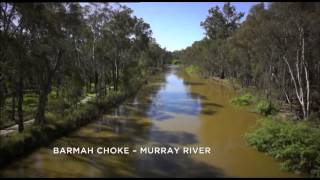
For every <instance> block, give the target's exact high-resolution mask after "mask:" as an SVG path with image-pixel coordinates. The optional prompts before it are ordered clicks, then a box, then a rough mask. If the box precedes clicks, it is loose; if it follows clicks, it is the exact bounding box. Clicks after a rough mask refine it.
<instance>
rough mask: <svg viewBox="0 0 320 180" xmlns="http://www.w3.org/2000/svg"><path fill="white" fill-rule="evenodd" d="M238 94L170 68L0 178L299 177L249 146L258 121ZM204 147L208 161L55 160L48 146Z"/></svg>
mask: <svg viewBox="0 0 320 180" xmlns="http://www.w3.org/2000/svg"><path fill="white" fill-rule="evenodd" d="M234 95H235V92H234V91H233V90H232V89H231V88H229V87H227V86H224V85H222V84H221V83H218V82H215V81H213V80H208V79H204V78H200V77H197V76H194V75H193V76H190V75H188V74H185V73H183V72H181V71H179V70H178V68H177V67H171V68H169V70H168V71H166V72H165V73H162V74H160V75H159V76H158V77H156V78H155V79H154V80H153V81H152V82H150V83H149V84H148V85H146V86H145V87H144V88H143V89H141V90H140V91H139V93H138V94H137V95H136V97H134V98H132V99H129V100H127V101H126V102H125V103H123V104H122V105H120V106H119V107H118V108H115V109H113V110H111V111H110V112H109V113H106V114H104V115H103V116H101V118H99V119H98V120H96V121H94V122H93V123H91V124H89V125H87V126H85V127H83V128H81V129H79V130H78V131H76V132H74V133H71V134H70V135H68V136H66V137H63V138H60V139H58V140H56V141H55V142H53V143H52V144H51V145H49V146H48V147H42V148H39V149H38V150H36V151H34V152H33V153H31V154H30V155H28V156H26V157H25V158H23V159H21V160H17V161H15V162H13V163H11V164H9V165H8V166H7V167H5V168H3V169H2V170H0V177H172V176H173V177H225V176H228V177H230V176H231V177H297V175H295V174H293V173H288V172H283V171H281V170H280V166H279V162H276V161H275V160H274V159H273V158H271V157H269V156H267V155H265V154H263V153H260V152H257V151H256V150H254V149H251V148H250V147H248V146H247V145H246V143H245V140H244V138H243V136H244V134H245V132H247V131H248V130H250V129H251V127H252V126H253V125H254V124H255V121H256V119H257V118H258V117H257V115H256V114H254V113H251V112H250V111H249V110H248V109H245V108H236V107H233V106H232V105H231V104H230V103H229V101H230V98H231V97H232V96H234ZM67 146H73V147H75V146H80V147H100V146H103V147H111V146H121V147H123V146H128V147H130V148H133V149H135V148H136V149H138V148H139V147H141V146H148V147H152V146H165V147H176V146H179V147H181V146H190V147H194V146H196V147H197V146H209V147H211V148H212V153H211V154H206V155H198V154H197V155H185V154H178V155H142V154H139V153H130V154H129V155H110V154H106V155H98V154H89V155H83V154H82V155H75V154H74V155H53V147H67Z"/></svg>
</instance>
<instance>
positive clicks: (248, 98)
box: [231, 93, 255, 106]
mask: <svg viewBox="0 0 320 180" xmlns="http://www.w3.org/2000/svg"><path fill="white" fill-rule="evenodd" d="M254 100H255V97H254V96H253V95H251V94H249V93H246V94H243V95H240V96H236V97H234V98H232V99H231V104H233V105H235V106H248V105H250V104H252V103H253V102H254Z"/></svg>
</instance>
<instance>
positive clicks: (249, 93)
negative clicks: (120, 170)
mask: <svg viewBox="0 0 320 180" xmlns="http://www.w3.org/2000/svg"><path fill="white" fill-rule="evenodd" d="M187 69H190V68H186V67H184V70H185V71H186V72H188V71H187ZM193 73H196V72H192V74H193ZM197 74H199V73H197ZM210 79H214V80H215V81H219V82H221V83H222V84H224V85H228V86H231V87H233V88H234V89H235V90H236V91H237V94H238V95H237V96H235V97H233V98H232V99H230V103H231V104H233V105H234V106H235V107H246V108H247V109H248V110H249V111H251V112H253V113H257V114H259V115H261V117H260V118H259V119H258V120H257V124H256V125H255V126H254V127H252V129H251V130H250V131H249V132H247V133H246V134H245V135H244V138H245V140H246V142H247V144H248V146H250V147H252V148H254V149H256V150H258V151H261V152H264V153H266V154H268V155H270V156H272V157H274V158H275V159H277V160H279V161H280V167H281V169H282V170H284V171H292V172H295V173H298V174H304V175H306V176H310V177H320V153H319V152H320V127H319V123H316V122H314V121H303V120H296V119H295V118H293V117H294V116H293V114H292V113H290V112H287V111H285V110H283V109H281V102H279V101H277V100H275V99H272V100H267V99H266V98H265V97H264V96H263V94H262V93H261V92H259V90H256V89H254V88H242V87H241V86H240V85H239V84H237V83H236V81H234V80H230V79H220V78H217V77H214V78H210Z"/></svg>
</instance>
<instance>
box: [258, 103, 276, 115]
mask: <svg viewBox="0 0 320 180" xmlns="http://www.w3.org/2000/svg"><path fill="white" fill-rule="evenodd" d="M255 111H256V112H257V113H259V114H261V115H263V116H268V115H275V114H277V112H278V111H279V110H278V108H276V106H275V105H274V104H272V103H270V102H268V101H265V100H261V101H260V102H259V103H258V104H257V107H256V109H255Z"/></svg>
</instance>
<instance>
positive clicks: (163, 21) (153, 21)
mask: <svg viewBox="0 0 320 180" xmlns="http://www.w3.org/2000/svg"><path fill="white" fill-rule="evenodd" d="M256 3H257V2H233V3H231V4H232V5H234V6H235V7H236V10H237V11H238V12H244V13H245V16H246V15H247V14H248V12H249V10H250V7H251V6H252V5H254V4H256ZM121 4H123V5H126V6H128V7H130V8H131V9H132V10H133V11H134V12H133V14H134V15H135V16H137V17H139V18H142V19H143V20H144V21H145V22H147V23H149V24H150V26H151V30H152V32H153V35H152V36H153V37H154V38H155V39H156V42H157V43H158V44H160V46H161V47H162V48H166V49H167V50H169V51H174V50H181V49H183V48H186V47H188V46H191V45H192V43H193V42H194V41H198V40H201V39H202V38H203V37H204V36H205V35H204V30H203V28H202V27H201V26H200V22H201V21H204V20H205V18H206V17H207V15H208V10H209V9H210V8H211V7H214V6H216V5H218V6H220V7H222V6H223V4H224V3H223V2H175V3H173V2H170V3H169V2H140V3H137V2H135V3H121Z"/></svg>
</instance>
